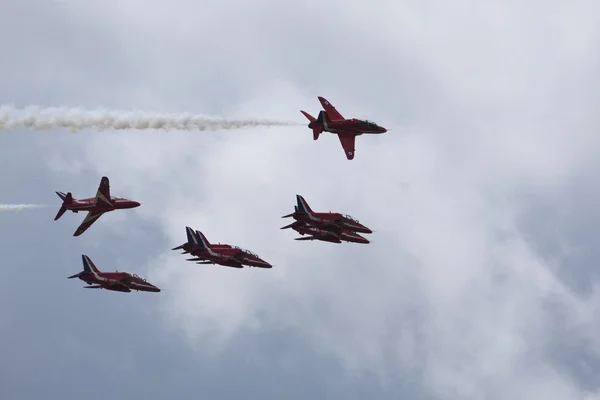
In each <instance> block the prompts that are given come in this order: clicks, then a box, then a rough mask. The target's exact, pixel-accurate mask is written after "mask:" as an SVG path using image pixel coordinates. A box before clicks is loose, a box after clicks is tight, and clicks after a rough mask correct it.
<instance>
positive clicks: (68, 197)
mask: <svg viewBox="0 0 600 400" xmlns="http://www.w3.org/2000/svg"><path fill="white" fill-rule="evenodd" d="M56 194H57V195H58V197H60V198H61V199H62V201H63V203H62V205H61V206H60V209H59V210H58V213H57V214H56V217H54V220H55V221H56V220H57V219H59V218H60V217H62V216H63V214H64V213H65V212H66V211H67V206H69V205H70V204H72V203H73V195H72V194H71V192H69V193H67V194H64V193H63V192H56Z"/></svg>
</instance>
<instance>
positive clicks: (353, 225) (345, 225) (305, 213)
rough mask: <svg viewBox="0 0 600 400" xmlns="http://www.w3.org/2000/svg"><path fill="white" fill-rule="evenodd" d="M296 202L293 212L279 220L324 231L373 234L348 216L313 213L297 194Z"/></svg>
mask: <svg viewBox="0 0 600 400" xmlns="http://www.w3.org/2000/svg"><path fill="white" fill-rule="evenodd" d="M296 202H297V203H298V205H297V206H294V209H295V212H293V213H292V214H288V215H284V216H283V217H281V218H289V217H293V218H294V219H295V220H296V221H298V222H304V223H306V224H309V225H311V226H313V227H315V228H319V229H325V230H334V231H339V230H345V231H352V232H360V233H373V231H372V230H371V229H369V228H367V227H366V226H364V225H363V224H361V223H360V222H358V220H357V219H355V218H352V217H351V216H350V215H342V214H340V213H332V212H327V213H324V212H314V211H313V210H312V209H311V208H310V206H309V205H308V203H307V202H306V200H304V197H302V196H300V195H299V194H297V195H296ZM290 227H291V226H290ZM281 229H284V228H281ZM365 240H366V239H365Z"/></svg>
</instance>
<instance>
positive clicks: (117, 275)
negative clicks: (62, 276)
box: [67, 254, 160, 293]
mask: <svg viewBox="0 0 600 400" xmlns="http://www.w3.org/2000/svg"><path fill="white" fill-rule="evenodd" d="M81 258H82V259H83V271H81V272H80V273H78V274H75V275H71V276H69V277H68V278H67V279H73V278H79V279H81V280H82V281H84V282H85V283H87V284H88V285H90V286H84V288H86V289H106V290H113V291H116V292H126V293H129V292H131V291H132V290H137V291H142V292H160V289H159V288H157V287H156V286H154V285H152V284H150V283H148V282H147V281H146V280H145V279H143V278H140V277H139V276H137V275H136V274H129V273H127V272H101V271H99V270H98V268H96V266H95V265H94V263H93V262H92V260H90V258H89V257H88V256H86V255H85V254H82V256H81Z"/></svg>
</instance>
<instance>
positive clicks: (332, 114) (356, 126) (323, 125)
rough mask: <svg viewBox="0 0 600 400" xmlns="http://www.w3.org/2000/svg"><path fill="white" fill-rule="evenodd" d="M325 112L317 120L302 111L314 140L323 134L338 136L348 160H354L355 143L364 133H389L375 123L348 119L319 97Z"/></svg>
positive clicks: (321, 112)
mask: <svg viewBox="0 0 600 400" xmlns="http://www.w3.org/2000/svg"><path fill="white" fill-rule="evenodd" d="M318 99H319V101H320V102H321V105H322V106H323V108H324V109H325V111H320V112H319V116H318V117H317V118H315V117H313V116H312V115H310V114H308V113H307V112H306V111H302V110H300V112H301V113H302V114H304V116H305V117H306V118H308V120H309V121H310V123H309V124H308V127H309V128H310V129H312V131H313V138H314V140H317V139H318V138H319V135H320V134H321V133H322V132H331V133H334V134H337V135H338V138H339V139H340V143H341V144H342V147H343V148H344V152H345V153H346V158H347V159H348V160H352V159H354V143H355V140H356V136H359V135H362V134H363V133H368V134H379V133H385V132H387V129H385V128H384V127H381V126H379V125H377V124H376V123H375V122H373V121H369V120H361V119H356V118H352V119H346V118H344V117H343V116H342V114H340V113H339V112H338V111H337V110H336V109H335V107H334V106H333V105H331V103H330V102H329V101H327V100H325V99H324V98H323V97H320V96H319V97H318Z"/></svg>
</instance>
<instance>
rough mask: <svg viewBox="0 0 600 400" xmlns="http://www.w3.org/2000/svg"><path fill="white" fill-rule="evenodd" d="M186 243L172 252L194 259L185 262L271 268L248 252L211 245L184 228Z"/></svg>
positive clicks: (196, 233) (232, 247)
mask: <svg viewBox="0 0 600 400" xmlns="http://www.w3.org/2000/svg"><path fill="white" fill-rule="evenodd" d="M185 230H186V233H187V242H186V243H184V244H182V245H181V246H177V247H175V248H173V249H172V250H184V251H183V253H181V254H188V253H189V254H192V255H193V256H196V258H188V259H187V261H198V262H197V263H196V264H219V265H223V266H226V267H233V268H244V265H247V266H249V267H257V268H273V266H272V265H271V264H269V263H268V262H266V261H264V260H263V259H261V258H260V257H259V256H258V255H257V254H255V253H253V252H251V251H250V250H245V249H242V248H240V247H237V246H230V245H228V244H220V243H219V244H211V243H209V242H208V240H207V239H206V237H205V236H204V235H203V234H202V232H200V231H195V232H194V230H193V229H192V228H190V227H189V226H186V228H185Z"/></svg>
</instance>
